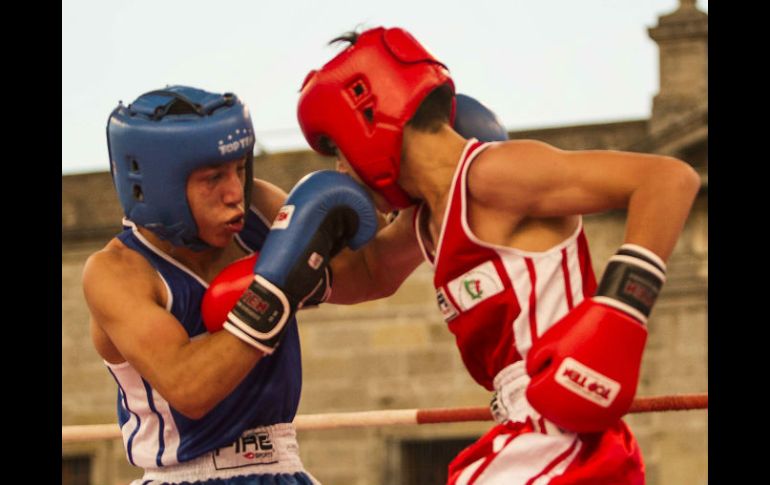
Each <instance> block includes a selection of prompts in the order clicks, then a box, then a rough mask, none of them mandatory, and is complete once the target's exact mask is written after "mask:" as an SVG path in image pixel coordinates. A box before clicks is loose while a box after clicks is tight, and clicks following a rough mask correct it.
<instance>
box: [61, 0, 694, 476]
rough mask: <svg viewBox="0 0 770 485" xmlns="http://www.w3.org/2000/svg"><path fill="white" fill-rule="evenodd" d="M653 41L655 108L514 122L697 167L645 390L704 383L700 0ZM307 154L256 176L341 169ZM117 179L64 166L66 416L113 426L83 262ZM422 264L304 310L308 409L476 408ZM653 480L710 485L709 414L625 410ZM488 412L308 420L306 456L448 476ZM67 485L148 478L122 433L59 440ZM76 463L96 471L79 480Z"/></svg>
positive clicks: (533, 133)
mask: <svg viewBox="0 0 770 485" xmlns="http://www.w3.org/2000/svg"><path fill="white" fill-rule="evenodd" d="M649 34H650V36H651V37H652V38H653V39H654V40H655V41H656V42H657V43H658V45H659V46H660V66H661V71H660V75H661V79H660V92H659V93H658V94H657V95H656V96H655V98H654V100H653V109H652V116H651V118H650V119H643V120H632V121H626V122H619V123H610V124H594V125H580V126H568V127H558V128H551V129H541V130H529V131H518V132H512V133H510V136H511V138H519V139H521V138H533V139H539V140H543V141H545V142H548V143H551V144H553V145H555V146H557V147H560V148H563V149H585V148H592V149H619V150H630V151H639V152H652V153H664V154H669V155H673V156H676V157H678V158H680V159H682V160H685V161H686V162H688V163H690V164H691V165H692V166H694V167H695V168H696V170H697V171H698V172H699V173H700V174H701V178H702V181H703V184H702V190H701V192H700V194H699V195H698V198H697V200H696V203H695V206H694V208H693V210H692V213H691V215H690V218H689V220H688V221H687V224H686V227H685V230H684V233H683V235H682V237H681V238H680V240H679V242H678V244H677V246H676V249H675V251H674V254H673V255H672V257H671V259H670V261H669V280H668V282H667V284H666V286H665V288H664V291H663V293H662V295H661V298H660V299H659V302H658V304H657V305H656V307H655V310H654V312H653V315H652V318H651V319H650V322H649V330H650V336H649V340H648V344H647V348H646V350H645V356H644V361H643V368H642V376H641V384H640V388H639V393H638V394H639V395H640V396H649V395H661V394H678V393H691V392H707V391H708V370H707V357H708V353H707V350H708V332H707V328H708V326H707V314H708V301H707V289H708V176H707V161H708V160H707V159H708V156H707V154H708V102H707V89H708V80H707V69H708V60H707V59H708V57H707V51H708V22H707V16H706V14H704V13H703V12H700V11H698V10H697V9H696V8H695V6H694V2H693V1H689V0H682V1H681V4H680V6H679V8H678V9H677V10H676V11H675V12H673V13H671V14H669V15H664V16H662V17H661V18H660V19H659V23H658V25H657V26H656V27H653V28H650V29H649ZM332 166H333V165H332V161H331V160H330V159H325V158H323V157H320V156H318V155H316V154H314V153H313V152H310V151H296V152H285V153H276V154H270V155H262V156H260V157H258V158H257V160H255V174H257V176H259V177H261V178H265V179H267V180H269V181H272V182H273V183H276V184H277V185H279V186H280V187H282V188H284V189H286V190H288V189H290V188H291V187H292V186H293V185H294V183H295V182H296V181H297V180H299V178H301V176H302V175H304V174H305V173H307V172H309V171H312V170H318V169H323V168H332ZM624 216H625V213H624V212H622V211H615V212H609V213H604V214H598V215H592V216H588V217H586V218H585V219H584V223H585V230H586V235H587V237H588V240H589V244H590V246H591V249H592V254H593V264H594V269H595V271H596V273H597V275H600V274H601V273H602V271H603V268H604V265H605V263H606V261H607V259H608V258H609V256H610V255H611V254H613V253H614V251H615V250H616V248H617V247H618V245H619V244H620V243H621V241H622V238H623V229H624ZM120 217H121V211H120V207H119V204H118V201H117V198H116V197H115V194H114V191H113V188H112V182H111V181H110V177H109V174H108V173H107V172H103V173H92V174H82V175H73V176H64V177H62V424H63V425H75V424H101V423H111V422H115V419H116V418H115V392H116V389H115V384H114V382H113V381H112V379H111V377H110V376H109V374H108V372H107V371H106V370H105V368H104V366H103V365H102V363H101V361H100V359H99V357H98V355H97V354H96V352H95V351H94V350H93V348H92V346H91V343H90V339H89V332H88V312H87V309H86V306H85V302H84V301H83V297H82V290H81V286H80V285H81V272H82V268H83V263H84V262H85V259H86V257H87V256H88V255H89V254H90V253H92V252H93V251H95V250H97V249H99V248H100V247H102V246H103V245H104V244H105V243H106V241H108V240H109V238H110V237H111V236H112V235H113V234H114V233H116V232H117V231H118V230H119V222H120ZM431 279H432V274H431V271H430V269H429V268H428V267H427V265H422V266H420V267H419V268H418V269H417V271H415V273H414V274H413V275H411V276H410V277H409V278H408V279H407V281H406V282H405V283H404V285H403V286H402V287H401V288H400V289H399V290H398V292H397V293H396V294H395V295H393V296H392V297H390V298H387V299H383V300H379V301H374V302H369V303H364V304H360V305H355V306H336V305H326V306H322V307H321V308H318V309H313V310H307V311H304V312H303V313H302V314H301V315H300V317H299V321H300V335H301V341H302V346H303V358H302V365H303V378H304V387H303V392H302V400H301V404H300V409H299V412H300V414H308V413H323V412H343V411H362V410H374V409H401V408H427V407H456V406H480V405H485V404H487V403H488V402H489V400H490V397H491V396H490V394H489V393H488V392H487V391H485V390H484V389H482V388H480V387H479V386H478V385H476V384H475V383H474V382H473V381H472V380H471V378H470V377H469V376H468V374H467V372H466V371H465V369H464V367H463V364H462V362H461V360H460V358H459V355H458V352H457V350H456V348H455V345H454V341H453V337H452V335H451V334H450V333H449V331H448V330H447V329H446V328H445V325H444V323H443V320H442V319H441V316H440V313H439V312H438V311H437V309H436V306H435V297H434V292H433V287H432V283H431ZM627 422H628V423H629V425H630V426H631V428H632V429H633V431H634V433H635V434H636V435H637V438H638V440H639V442H640V444H641V447H642V451H643V453H644V457H645V461H646V464H647V469H648V483H649V484H650V485H669V484H677V485H679V484H705V483H706V482H707V470H708V457H707V446H708V429H707V411H705V410H700V411H687V412H672V413H651V414H637V415H631V416H629V417H628V418H627ZM489 427H490V423H485V422H475V423H474V422H471V423H458V424H442V425H424V426H396V427H378V428H368V429H338V430H333V431H305V432H302V433H300V435H299V442H300V450H301V455H302V459H303V461H304V462H305V464H306V465H307V467H308V469H309V470H311V471H312V472H313V473H314V474H315V475H316V476H317V478H319V479H320V480H321V481H322V482H323V483H326V484H332V485H376V484H382V485H412V484H420V485H429V484H432V483H437V484H438V483H443V482H442V481H441V477H442V474H445V469H446V463H447V461H448V460H449V458H450V457H452V456H454V454H455V453H456V452H457V451H458V450H459V449H460V447H462V446H465V445H466V444H468V443H470V442H471V441H473V440H475V439H476V438H477V437H478V436H480V435H481V434H482V433H483V432H484V431H486V430H487V429H488V428H489ZM62 458H63V468H62V470H63V473H64V476H63V482H62V483H63V485H64V484H65V483H90V484H93V485H115V484H125V483H127V482H128V481H130V480H131V479H132V478H136V477H138V476H140V471H139V470H137V469H135V468H133V467H131V466H130V465H128V464H127V461H126V459H125V456H124V452H123V448H122V444H121V442H120V441H119V440H111V441H100V442H87V443H76V444H66V445H63V446H62ZM78 473H82V474H84V475H85V476H87V477H88V480H87V481H83V482H76V481H70V482H68V481H67V480H68V479H73V480H74V475H76V474H78Z"/></svg>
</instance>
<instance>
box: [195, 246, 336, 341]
mask: <svg viewBox="0 0 770 485" xmlns="http://www.w3.org/2000/svg"><path fill="white" fill-rule="evenodd" d="M258 257H259V253H254V254H252V255H251V256H245V257H243V258H241V259H239V260H237V261H235V262H234V263H231V264H230V265H229V266H227V267H226V268H225V269H223V270H222V272H221V273H219V274H218V275H217V276H216V277H215V278H214V279H213V280H211V283H210V284H209V287H208V289H206V293H204V294H203V301H202V302H201V316H202V317H203V324H204V325H205V326H206V330H208V331H209V332H210V333H214V332H218V331H220V330H222V327H223V326H224V323H225V320H227V313H228V312H229V311H230V310H232V309H233V307H234V306H235V304H236V303H237V302H238V300H239V299H240V298H241V296H242V295H243V292H244V291H246V288H248V287H249V285H250V284H251V282H252V281H253V280H254V265H255V264H256V263H257V258H258ZM331 282H332V272H331V269H330V268H329V267H328V266H327V267H326V271H325V272H324V277H323V281H322V283H321V284H320V285H318V288H317V289H316V291H315V292H314V293H312V294H311V295H309V296H308V297H307V298H306V299H305V300H303V301H302V302H300V305H299V308H308V307H311V306H317V305H320V304H321V303H323V302H324V301H326V300H327V299H328V298H329V296H330V295H331Z"/></svg>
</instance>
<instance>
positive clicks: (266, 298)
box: [224, 274, 293, 354]
mask: <svg viewBox="0 0 770 485" xmlns="http://www.w3.org/2000/svg"><path fill="white" fill-rule="evenodd" d="M292 314H293V309H292V306H291V304H290V303H289V300H288V298H287V297H286V295H285V294H284V292H283V291H281V289H280V288H278V287H277V286H275V285H274V284H272V283H270V281H268V280H266V279H265V278H264V277H262V276H261V275H258V274H257V275H254V281H252V282H251V284H250V285H249V287H248V288H247V289H246V291H245V292H244V293H243V296H241V298H240V300H238V303H236V304H235V307H233V309H232V310H231V311H230V313H228V314H227V322H225V324H224V328H225V329H226V330H228V331H229V332H231V333H232V334H233V335H235V336H236V337H238V338H239V339H241V340H243V341H244V342H246V343H248V344H249V345H252V346H254V347H256V348H258V349H259V350H261V351H263V352H265V353H268V354H271V353H273V351H274V350H275V348H276V347H277V346H278V343H279V342H280V340H281V336H282V335H283V332H284V329H285V328H286V322H287V321H288V320H289V318H290V317H291V315H292Z"/></svg>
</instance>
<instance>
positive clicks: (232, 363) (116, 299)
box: [83, 241, 262, 419]
mask: <svg viewBox="0 0 770 485" xmlns="http://www.w3.org/2000/svg"><path fill="white" fill-rule="evenodd" d="M83 290H84V293H85V298H86V302H87V304H88V307H89V309H90V312H91V319H92V325H93V326H95V327H96V328H95V329H94V331H95V332H103V334H104V335H106V337H107V338H108V339H109V342H110V344H111V345H112V346H113V347H114V349H116V350H117V352H119V354H120V356H121V357H122V359H125V360H126V361H128V362H129V363H130V364H131V365H132V366H133V367H134V368H135V369H136V370H137V372H139V374H141V375H142V377H144V378H145V379H147V381H148V382H149V383H150V385H151V386H152V387H153V388H154V389H156V390H157V391H158V392H159V393H160V394H161V396H163V398H164V399H166V400H167V401H168V402H169V404H171V406H173V407H174V408H175V409H177V410H179V411H180V412H181V413H182V414H184V415H185V416H187V417H189V418H192V419H196V418H199V417H201V416H203V415H204V414H206V413H207V412H208V411H209V410H211V409H212V408H213V407H214V406H215V405H216V404H217V403H219V402H220V401H221V400H222V399H223V398H224V397H226V396H227V395H228V394H229V393H230V392H231V391H232V390H233V389H234V388H235V387H236V386H237V385H238V383H239V382H240V381H241V380H242V379H243V378H244V377H245V376H246V374H247V373H248V371H249V370H250V369H251V368H252V367H253V366H254V364H255V363H256V362H257V361H258V360H259V358H260V357H261V356H262V354H261V352H259V351H257V350H256V349H254V348H253V347H250V346H249V345H246V344H244V343H243V342H241V341H240V340H238V339H237V338H235V337H234V336H233V335H231V334H230V333H228V332H219V333H216V334H213V335H206V336H204V337H201V338H197V339H195V340H190V338H189V336H188V335H187V332H186V331H185V330H184V328H183V327H182V325H181V324H180V323H179V321H177V319H176V318H175V317H174V316H173V315H171V313H169V312H168V311H167V310H166V309H165V307H164V305H165V299H166V297H165V296H164V292H165V286H164V284H163V282H162V281H161V280H160V277H159V276H158V275H157V273H156V272H155V270H154V269H153V268H152V267H151V266H150V265H149V263H147V261H146V260H145V259H144V258H143V257H142V256H140V255H139V254H138V253H136V252H135V251H132V250H130V249H128V248H126V247H125V246H123V247H120V245H116V244H115V241H113V242H112V243H111V244H110V245H109V246H108V248H106V249H104V250H102V251H100V252H97V253H95V254H94V255H92V256H91V257H90V258H89V259H88V261H87V262H86V265H85V268H84V272H83ZM103 357H105V358H106V359H107V357H109V359H108V361H110V362H111V363H118V362H115V361H114V360H115V356H114V355H111V356H105V355H103Z"/></svg>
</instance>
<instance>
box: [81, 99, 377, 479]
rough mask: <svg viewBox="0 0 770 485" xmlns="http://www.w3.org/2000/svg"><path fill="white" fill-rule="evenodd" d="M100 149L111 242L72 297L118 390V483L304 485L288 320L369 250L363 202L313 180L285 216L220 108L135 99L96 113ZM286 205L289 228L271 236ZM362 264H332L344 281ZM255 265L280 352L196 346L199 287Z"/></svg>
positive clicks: (352, 189) (200, 337)
mask: <svg viewBox="0 0 770 485" xmlns="http://www.w3.org/2000/svg"><path fill="white" fill-rule="evenodd" d="M107 140H108V147H109V155H110V169H111V173H112V176H113V181H114V183H115V188H116V191H117V193H118V197H119V199H120V202H121V205H122V207H123V209H124V213H125V218H124V221H123V226H124V229H123V232H121V233H120V234H118V235H117V236H116V237H115V238H113V239H112V240H111V241H109V242H108V243H107V245H106V246H105V247H104V248H103V249H101V250H100V251H97V252H96V253H94V254H93V255H91V256H90V257H89V259H88V261H87V262H86V265H85V268H84V272H83V290H84V295H85V298H86V302H87V304H88V306H89V310H90V313H91V322H90V325H91V335H92V340H93V343H94V346H95V348H96V350H97V351H98V353H99V354H100V356H101V357H102V359H103V361H104V364H105V365H106V367H107V369H108V371H109V372H110V373H111V375H112V376H113V378H114V379H115V382H116V383H117V394H118V396H117V411H118V424H119V426H120V428H121V431H122V433H123V442H124V445H125V451H126V457H127V460H128V461H129V462H130V463H131V464H132V465H134V466H137V467H141V468H143V469H144V475H143V477H142V478H141V479H137V480H135V481H134V482H132V483H133V484H134V485H138V484H159V483H169V484H178V483H189V484H196V483H197V484H204V483H206V484H210V483H225V482H226V483H228V484H230V485H267V484H274V483H280V484H284V485H294V484H300V485H305V484H314V483H318V482H317V480H315V479H314V478H313V477H312V476H311V475H310V474H309V473H308V472H307V471H306V470H305V469H304V466H303V465H302V462H301V460H300V458H299V454H298V446H297V442H296V437H295V432H294V428H293V425H292V424H291V423H292V421H293V419H294V416H295V414H296V411H297V406H298V403H299V397H300V388H301V384H302V369H301V360H300V345H299V338H298V331H297V322H296V319H295V312H296V310H297V309H298V308H301V307H302V306H303V304H305V303H308V302H311V301H312V302H313V303H318V302H320V301H323V300H324V299H326V298H327V297H328V296H329V292H328V291H322V292H320V293H318V292H317V291H316V290H317V289H318V288H325V287H326V286H327V285H328V284H329V272H328V265H329V261H330V259H331V258H332V257H333V256H334V255H335V254H336V253H337V252H339V251H340V249H341V248H342V247H344V246H350V247H353V248H359V247H360V246H362V245H363V244H364V243H365V242H366V241H368V240H369V239H370V238H371V237H372V236H373V235H374V232H375V230H376V228H377V219H376V213H375V211H374V209H373V207H372V206H371V201H370V200H369V199H368V198H367V197H368V196H367V195H366V192H365V191H364V190H363V189H360V188H359V187H358V186H357V185H356V184H355V183H352V181H351V182H350V184H347V185H346V184H345V182H346V176H344V175H340V174H336V173H333V174H331V175H332V176H331V177H330V176H329V175H328V174H324V173H319V174H314V175H313V176H312V177H311V178H309V179H308V180H306V181H305V183H303V184H300V185H298V190H297V191H296V194H298V195H302V194H303V192H307V189H308V188H312V191H310V192H312V193H306V194H305V195H302V197H300V198H297V197H295V198H294V199H290V200H289V201H286V194H285V193H284V192H283V191H282V190H281V189H279V188H278V187H276V186H274V185H272V184H270V183H268V182H266V181H264V180H260V179H255V178H253V177H252V175H251V172H252V161H253V156H252V153H253V148H254V142H255V140H254V132H253V128H252V124H251V118H250V116H249V111H248V109H247V108H246V106H245V105H244V104H243V103H242V102H241V101H240V100H239V99H238V97H237V96H235V95H233V94H230V93H227V94H223V95H222V94H216V93H210V92H206V91H203V90H200V89H196V88H191V87H187V86H170V87H166V88H164V89H161V90H157V91H152V92H149V93H146V94H143V95H141V96H139V98H137V99H136V100H135V101H134V102H133V103H131V104H129V105H128V106H124V105H122V104H120V105H119V106H118V107H117V108H116V109H115V110H114V111H113V112H112V113H111V115H110V117H109V121H108V125H107ZM303 187H304V188H303ZM285 202H287V203H291V204H292V205H294V206H295V215H294V217H295V222H296V223H294V224H292V225H290V227H289V230H286V229H279V228H274V229H273V230H272V231H271V230H270V224H271V222H270V221H273V220H274V219H276V216H277V215H278V214H279V210H280V209H281V207H282V206H284V203H285ZM303 214H307V215H306V216H304V217H303ZM319 214H320V216H319ZM327 216H328V217H327ZM338 216H340V217H338ZM279 222H280V221H279ZM278 225H280V224H278ZM319 234H320V235H319ZM273 240H274V242H272V243H271V241H273ZM374 247H376V245H375V246H374ZM291 248H297V249H296V251H295V252H294V253H290V252H289V253H287V250H288V249H291ZM368 250H369V249H367V251H368ZM362 252H363V250H359V251H353V250H352V249H346V250H345V252H344V254H343V255H340V258H343V259H345V258H347V259H349V260H350V264H351V265H352V267H355V266H356V265H357V264H361V261H363V259H364V258H363V256H362V254H361V253H362ZM254 254H258V259H257V264H256V267H255V274H256V275H259V274H264V276H265V277H267V278H268V279H269V280H271V281H272V282H273V284H274V285H275V287H276V288H278V289H279V291H280V292H283V293H284V294H285V295H288V296H287V298H288V301H289V302H290V304H289V306H288V307H287V308H286V309H283V311H284V314H283V316H282V318H281V320H282V323H281V328H280V345H275V346H273V347H270V348H267V351H265V348H262V349H260V348H258V347H257V346H255V345H253V342H249V341H248V339H246V341H244V340H242V336H239V335H236V334H234V333H231V332H230V331H216V332H213V331H212V332H207V328H206V326H205V325H204V322H203V319H202V316H201V301H202V299H203V297H204V295H205V293H206V291H207V289H208V287H209V283H210V282H211V281H212V280H214V279H215V277H216V276H217V275H218V274H219V273H220V272H222V270H223V269H225V268H227V267H228V266H229V265H231V264H232V263H233V262H235V261H238V260H240V259H242V258H244V257H248V256H249V255H254ZM308 254H310V255H313V254H318V255H319V256H320V257H321V259H320V260H319V259H318V258H313V266H314V267H313V268H311V270H312V271H311V272H308V271H307V270H305V269H304V268H302V264H300V263H302V262H304V261H305V260H306V259H307V257H308ZM300 260H302V261H300ZM263 268H264V270H263ZM298 268H301V269H298ZM308 278H310V279H308ZM306 288H309V290H308V291H307V293H303V294H302V296H301V297H300V298H299V299H297V298H296V297H295V295H296V294H297V293H296V292H297V291H300V292H301V291H304V290H305V289H306ZM338 298H339V299H340V301H345V291H342V292H341V296H340V297H338ZM240 321H241V323H242V324H243V325H244V326H245V327H243V328H251V327H250V325H255V326H256V325H257V323H255V322H254V321H253V320H250V319H249V318H247V317H245V316H243V315H242V316H241V319H240ZM262 323H264V322H262ZM263 347H264V345H263Z"/></svg>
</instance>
